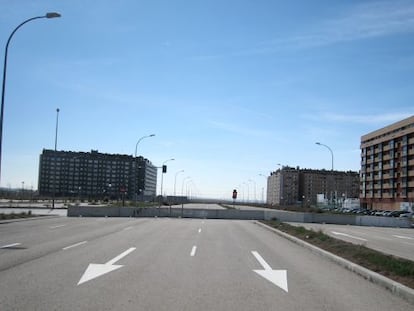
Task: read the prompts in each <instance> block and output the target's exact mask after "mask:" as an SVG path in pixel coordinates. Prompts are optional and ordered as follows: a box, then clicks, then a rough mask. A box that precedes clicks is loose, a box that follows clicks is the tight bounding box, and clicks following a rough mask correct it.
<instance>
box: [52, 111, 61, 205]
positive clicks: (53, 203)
mask: <svg viewBox="0 0 414 311" xmlns="http://www.w3.org/2000/svg"><path fill="white" fill-rule="evenodd" d="M59 111H60V110H59V108H56V131H55V152H56V151H57V138H58V128H59ZM55 185H56V184H54V185H53V197H52V209H54V208H55V192H56V188H55Z"/></svg>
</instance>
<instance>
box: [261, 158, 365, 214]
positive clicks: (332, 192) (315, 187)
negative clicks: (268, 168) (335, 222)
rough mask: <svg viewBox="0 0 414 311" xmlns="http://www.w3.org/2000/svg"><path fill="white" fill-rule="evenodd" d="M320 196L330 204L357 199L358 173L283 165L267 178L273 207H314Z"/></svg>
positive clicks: (269, 202) (268, 196) (268, 198)
mask: <svg viewBox="0 0 414 311" xmlns="http://www.w3.org/2000/svg"><path fill="white" fill-rule="evenodd" d="M318 195H323V196H324V198H325V199H326V200H328V201H330V202H339V201H341V200H342V199H347V198H357V197H358V195H359V174H358V172H352V171H348V172H342V171H327V170H313V169H300V168H299V167H297V168H292V167H287V166H284V167H282V168H281V169H278V170H276V171H274V172H272V173H271V174H270V176H269V177H268V179H267V203H268V204H270V205H294V204H302V205H306V206H309V205H315V204H316V203H317V197H318Z"/></svg>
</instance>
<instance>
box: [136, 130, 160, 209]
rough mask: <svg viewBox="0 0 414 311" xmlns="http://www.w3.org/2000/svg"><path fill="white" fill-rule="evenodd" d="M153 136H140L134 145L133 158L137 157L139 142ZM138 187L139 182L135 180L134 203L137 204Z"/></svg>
mask: <svg viewBox="0 0 414 311" xmlns="http://www.w3.org/2000/svg"><path fill="white" fill-rule="evenodd" d="M154 136H155V134H151V135H146V136H142V137H141V138H140V139H138V141H137V143H136V145H135V153H134V155H135V158H136V157H137V151H138V145H139V143H140V142H141V140H143V139H145V138H149V137H154ZM138 169H139V167H138V168H137V171H138ZM137 171H136V172H137ZM138 175H139V174H138ZM138 185H139V180H138V179H137V180H136V182H135V203H137V201H138V195H139V192H140V191H139V186H138Z"/></svg>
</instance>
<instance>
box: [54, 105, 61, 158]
mask: <svg viewBox="0 0 414 311" xmlns="http://www.w3.org/2000/svg"><path fill="white" fill-rule="evenodd" d="M59 111H60V110H59V108H57V109H56V132H55V151H56V150H57V139H58V129H59Z"/></svg>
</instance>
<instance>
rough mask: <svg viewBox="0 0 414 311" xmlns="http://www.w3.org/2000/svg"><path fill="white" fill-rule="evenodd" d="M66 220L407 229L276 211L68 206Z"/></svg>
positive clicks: (403, 223)
mask: <svg viewBox="0 0 414 311" xmlns="http://www.w3.org/2000/svg"><path fill="white" fill-rule="evenodd" d="M67 215H68V216H69V217H80V216H83V217H174V218H177V217H183V218H206V219H244V220H272V219H278V220H280V221H283V222H299V223H328V224H341V225H356V226H372V227H399V228H411V227H412V223H411V220H410V219H408V218H394V217H377V216H357V215H341V214H322V213H321V214H317V213H316V214H315V213H300V212H287V211H278V210H238V209H227V210H223V209H189V208H184V209H181V208H176V207H175V208H169V207H161V208H158V207H147V208H132V207H92V206H70V207H69V208H68V213H67Z"/></svg>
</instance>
